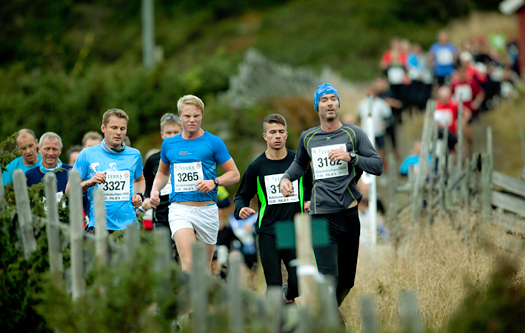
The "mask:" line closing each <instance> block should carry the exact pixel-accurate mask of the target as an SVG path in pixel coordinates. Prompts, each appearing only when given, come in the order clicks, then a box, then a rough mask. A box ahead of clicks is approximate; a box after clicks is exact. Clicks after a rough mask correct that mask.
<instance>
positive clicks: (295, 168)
mask: <svg viewBox="0 0 525 333" xmlns="http://www.w3.org/2000/svg"><path fill="white" fill-rule="evenodd" d="M304 137H305V132H303V133H302V134H301V137H300V139H299V147H298V148H297V153H296V154H295V159H294V160H293V162H292V164H291V165H290V167H289V168H288V169H287V170H286V171H285V172H284V175H283V177H282V178H287V179H289V180H290V181H292V182H293V181H294V180H296V179H299V177H301V176H302V175H304V173H305V172H306V170H307V169H308V167H309V166H310V155H308V151H307V150H306V148H305V147H304Z"/></svg>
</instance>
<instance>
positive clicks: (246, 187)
mask: <svg viewBox="0 0 525 333" xmlns="http://www.w3.org/2000/svg"><path fill="white" fill-rule="evenodd" d="M256 193H257V175H256V174H255V173H254V172H253V167H252V165H251V164H250V165H248V167H247V168H246V171H245V172H244V175H243V176H242V180H241V184H240V186H239V189H238V190H237V193H235V198H234V203H235V212H234V215H235V218H236V219H237V220H238V219H240V217H239V213H240V211H241V209H243V208H244V207H249V206H250V200H252V198H253V197H254V196H255V194H256Z"/></svg>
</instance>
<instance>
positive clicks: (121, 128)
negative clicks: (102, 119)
mask: <svg viewBox="0 0 525 333" xmlns="http://www.w3.org/2000/svg"><path fill="white" fill-rule="evenodd" d="M101 130H102V133H104V138H105V139H106V142H107V144H108V146H110V147H111V148H119V147H120V146H121V145H122V141H124V138H125V137H126V132H127V130H128V122H127V120H126V119H125V118H120V117H117V116H110V117H109V121H108V124H107V125H104V124H102V127H101Z"/></svg>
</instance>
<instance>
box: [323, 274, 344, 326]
mask: <svg viewBox="0 0 525 333" xmlns="http://www.w3.org/2000/svg"><path fill="white" fill-rule="evenodd" d="M334 290H335V282H334V278H333V277H332V276H329V275H328V276H324V278H323V279H322V280H321V281H320V282H319V284H318V291H319V295H318V297H319V312H320V316H319V318H321V320H322V322H323V326H324V328H325V329H326V330H327V331H328V332H332V330H334V329H336V328H337V327H338V325H339V315H338V309H337V301H336V299H335V297H334Z"/></svg>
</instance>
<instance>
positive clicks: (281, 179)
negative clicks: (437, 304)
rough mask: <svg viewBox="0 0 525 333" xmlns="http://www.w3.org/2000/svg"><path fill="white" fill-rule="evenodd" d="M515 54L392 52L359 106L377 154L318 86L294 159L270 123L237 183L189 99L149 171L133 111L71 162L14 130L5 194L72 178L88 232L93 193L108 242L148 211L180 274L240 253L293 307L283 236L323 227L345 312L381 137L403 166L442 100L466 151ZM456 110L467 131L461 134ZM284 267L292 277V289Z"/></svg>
mask: <svg viewBox="0 0 525 333" xmlns="http://www.w3.org/2000/svg"><path fill="white" fill-rule="evenodd" d="M516 50H517V48H516V46H515V44H512V43H510V44H509V43H506V41H505V38H504V36H503V35H501V34H495V35H493V36H492V35H491V36H489V38H488V39H486V38H481V37H476V38H475V39H473V40H465V41H464V42H463V43H462V45H461V46H460V47H459V48H458V47H456V46H454V45H453V44H451V43H450V42H449V40H448V35H447V33H446V32H443V31H442V32H439V34H438V41H437V42H436V43H435V44H434V45H432V47H431V48H430V50H429V51H428V53H427V54H423V52H422V50H421V47H420V46H419V45H417V44H413V45H411V43H410V42H408V41H407V40H399V39H397V38H394V39H392V42H391V47H390V49H389V50H387V51H386V52H385V53H384V55H383V56H382V58H381V61H380V68H381V71H382V72H383V73H382V75H381V76H378V77H377V78H376V79H375V80H374V81H373V83H372V84H371V85H370V87H369V88H368V91H367V93H368V95H370V96H372V98H367V99H366V100H363V101H362V102H360V103H359V106H358V110H359V111H358V116H359V117H360V118H364V117H366V116H367V114H368V113H369V111H370V110H372V116H373V119H374V127H375V145H374V143H372V142H371V141H370V140H369V139H368V137H367V135H366V134H365V132H364V131H363V130H362V129H361V128H360V127H358V126H356V125H353V124H351V122H350V121H348V122H347V121H345V122H342V121H341V120H340V114H339V108H340V106H341V105H340V99H339V94H338V91H337V90H336V88H335V87H333V86H332V85H330V84H322V85H320V86H319V87H318V88H317V90H316V91H315V93H314V96H313V107H314V110H315V111H316V112H317V113H318V116H319V122H320V125H319V126H316V127H313V128H311V129H308V130H305V131H304V132H303V133H302V134H301V136H300V138H299V141H298V149H297V151H296V152H294V151H292V150H289V149H288V148H286V144H287V139H288V132H287V121H286V119H285V118H284V117H283V116H282V115H279V114H270V115H268V116H267V117H266V118H265V119H264V122H263V123H262V124H261V132H262V139H263V140H265V142H266V149H265V150H264V151H262V152H261V154H260V155H259V156H258V157H257V158H255V160H254V161H253V162H251V164H250V165H249V166H248V167H247V168H246V170H244V172H243V173H241V172H239V170H238V169H237V166H236V163H235V161H234V158H233V157H232V156H231V155H230V153H229V151H228V149H227V147H226V145H225V143H224V142H223V140H222V139H221V138H219V137H218V136H215V135H213V134H212V133H210V132H208V131H206V130H205V129H203V128H202V127H201V124H202V119H203V117H205V114H206V113H205V112H204V103H203V102H202V100H201V99H200V98H198V97H197V96H193V95H186V96H183V97H182V98H180V99H179V101H178V103H177V111H178V112H177V114H174V113H166V114H164V115H163V116H162V117H161V118H160V119H159V123H160V136H161V137H162V139H163V143H162V146H161V147H160V150H157V151H154V152H150V153H148V154H146V161H145V163H143V160H142V156H141V152H140V151H138V150H137V149H135V148H133V147H131V145H130V142H129V138H127V136H126V133H127V128H128V121H129V118H128V116H127V114H126V112H125V111H123V110H120V109H110V110H108V111H106V112H105V113H104V114H103V116H102V123H101V128H100V130H101V132H102V133H103V136H102V135H100V134H99V133H98V132H97V131H93V132H88V133H86V134H85V136H84V138H83V140H82V145H81V146H73V147H71V148H70V149H69V150H68V152H67V157H68V162H67V163H64V162H62V161H61V160H60V158H59V157H60V155H61V153H62V148H63V144H62V140H61V138H60V136H59V135H58V134H56V133H53V132H47V133H44V134H43V135H42V136H40V137H39V138H37V136H36V135H35V133H34V132H33V131H32V130H30V129H21V130H19V131H18V135H17V137H16V146H17V148H18V149H19V151H20V153H21V156H20V157H19V158H16V159H15V160H13V161H12V162H11V163H10V164H9V165H8V166H7V167H6V168H5V169H4V170H3V173H2V183H3V186H5V185H7V184H9V183H11V182H12V181H13V177H12V174H13V171H14V170H15V169H21V170H23V171H24V172H25V174H26V178H27V185H28V186H31V185H34V184H38V183H40V182H41V181H42V179H43V177H44V175H45V174H46V173H48V172H54V173H55V174H56V176H57V197H59V198H60V197H62V196H63V195H64V194H67V193H68V192H69V178H68V174H69V172H70V171H71V170H75V171H77V172H78V173H79V175H80V178H81V183H80V184H81V188H82V191H83V194H84V211H85V215H86V226H85V230H86V232H91V233H93V232H94V231H95V228H97V221H96V218H95V216H96V215H95V206H94V202H93V200H94V193H95V191H99V190H101V191H103V192H104V194H105V203H106V212H107V229H108V231H109V232H114V231H116V230H123V229H125V228H126V227H127V226H128V225H130V224H134V223H137V221H138V216H140V215H141V214H143V213H144V212H147V211H152V212H153V214H152V215H153V216H152V218H153V225H154V229H157V228H168V229H169V230H170V239H171V240H172V242H173V244H174V248H176V254H177V256H176V260H178V261H179V262H180V265H181V267H182V270H184V271H187V272H190V271H191V270H192V245H193V243H195V242H196V241H200V242H202V243H204V244H205V245H206V248H207V255H208V256H207V258H208V268H209V270H210V271H211V272H213V273H215V274H217V275H221V272H222V268H223V266H224V263H225V262H226V261H227V255H228V252H229V251H230V250H231V249H232V248H235V249H238V250H241V251H242V252H243V254H244V255H245V259H246V260H245V261H246V264H247V266H248V267H250V268H252V272H253V268H254V267H256V263H257V249H258V254H259V257H260V261H261V264H262V268H263V271H264V276H265V279H266V283H267V285H268V286H283V302H284V303H285V304H294V300H295V298H296V297H298V296H299V290H298V283H297V272H296V267H295V266H294V264H293V263H294V259H295V258H296V256H295V250H288V249H286V250H285V249H280V248H278V246H277V243H276V232H277V231H276V230H277V228H276V227H275V225H276V223H279V222H280V221H291V220H293V219H294V216H295V215H296V214H310V215H312V217H313V218H317V219H323V220H325V221H327V225H328V231H329V237H330V245H329V246H323V247H315V248H314V251H315V258H316V263H317V267H318V270H319V272H320V273H322V274H325V275H329V276H332V277H333V278H334V281H335V286H334V287H335V288H334V290H333V296H334V298H333V299H334V302H337V304H338V305H341V303H342V302H343V300H344V299H345V297H346V295H347V294H348V292H349V291H350V289H351V288H352V287H353V285H354V278H355V274H356V266H357V258H358V253H359V245H360V234H361V223H360V214H361V213H363V210H362V207H365V208H363V209H366V203H367V201H366V200H367V199H366V195H365V197H364V198H363V192H366V191H367V190H366V184H365V185H364V186H365V187H363V184H362V182H360V181H359V180H360V178H361V175H362V174H363V172H367V173H369V174H373V175H381V174H382V172H383V168H384V166H385V167H386V164H384V145H385V137H386V136H388V137H390V138H391V139H392V145H393V148H394V152H395V153H396V154H397V155H398V154H399V153H398V152H397V149H396V148H397V147H396V140H395V138H396V133H395V125H396V123H398V122H400V121H401V120H402V116H401V114H402V112H403V111H405V110H409V109H413V108H415V109H424V108H425V104H426V102H427V100H428V99H429V98H430V97H431V96H433V95H434V96H435V97H436V98H437V108H436V110H435V119H436V120H437V122H438V123H439V125H440V127H441V128H442V131H443V130H448V131H450V133H451V137H454V135H455V134H456V133H457V129H458V126H464V128H465V133H466V136H467V139H468V140H469V123H471V122H472V121H473V120H475V119H476V117H477V116H478V115H479V114H480V113H481V112H483V111H485V110H488V109H490V108H491V107H492V106H493V105H494V104H495V103H497V101H498V99H499V98H500V96H504V97H508V96H511V95H512V91H513V86H514V81H515V80H516V78H517V77H518V74H517V71H516V70H517V68H518V67H519V66H518V64H517V51H516ZM459 101H461V102H462V103H463V112H464V115H465V116H464V118H463V119H464V123H463V124H458V123H457V119H458V102H459ZM370 102H372V103H370ZM312 112H313V110H312ZM471 139H472V138H471V136H470V140H471ZM375 147H377V150H376V148H375ZM451 149H454V146H453V145H452V146H451ZM219 167H220V168H221V169H222V171H223V172H222V173H220V175H219V173H218V171H219ZM239 181H240V186H239V189H238V191H237V193H236V194H235V195H234V197H233V198H234V200H233V204H234V206H235V208H234V210H233V213H232V214H231V215H230V216H225V214H224V209H225V208H227V207H228V206H230V205H231V201H230V198H229V193H228V192H227V190H226V189H225V187H227V186H230V185H233V184H235V183H237V182H239ZM254 198H256V199H255V200H254ZM358 206H359V207H358ZM225 221H227V222H225ZM281 262H283V263H284V266H285V268H286V270H287V276H288V277H287V281H284V283H283V276H282V269H281ZM222 273H223V272H222ZM222 275H223V276H224V274H222Z"/></svg>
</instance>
